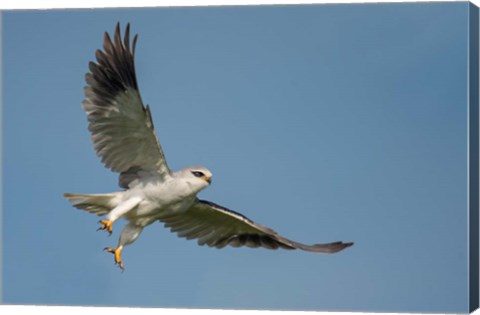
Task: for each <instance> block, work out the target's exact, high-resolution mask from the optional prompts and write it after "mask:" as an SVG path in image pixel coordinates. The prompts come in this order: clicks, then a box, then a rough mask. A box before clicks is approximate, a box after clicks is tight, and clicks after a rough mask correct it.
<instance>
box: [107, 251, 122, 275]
mask: <svg viewBox="0 0 480 315" xmlns="http://www.w3.org/2000/svg"><path fill="white" fill-rule="evenodd" d="M122 249H123V246H122V245H120V246H118V247H117V248H116V249H113V248H111V247H107V248H105V249H104V250H106V251H107V252H109V253H112V254H113V255H114V257H115V264H116V265H118V266H119V267H120V269H122V271H123V262H122Z"/></svg>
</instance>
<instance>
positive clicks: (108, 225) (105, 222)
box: [97, 220, 113, 234]
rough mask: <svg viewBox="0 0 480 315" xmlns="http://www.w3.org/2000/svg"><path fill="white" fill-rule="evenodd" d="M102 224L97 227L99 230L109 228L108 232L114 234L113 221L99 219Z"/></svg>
mask: <svg viewBox="0 0 480 315" xmlns="http://www.w3.org/2000/svg"><path fill="white" fill-rule="evenodd" d="M98 222H99V223H100V224H102V226H101V227H99V228H98V229H97V231H100V230H107V232H108V234H112V224H113V222H112V221H110V220H100V221H98Z"/></svg>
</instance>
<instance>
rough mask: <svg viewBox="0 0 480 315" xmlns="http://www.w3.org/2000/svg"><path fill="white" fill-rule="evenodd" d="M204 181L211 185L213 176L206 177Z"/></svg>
mask: <svg viewBox="0 0 480 315" xmlns="http://www.w3.org/2000/svg"><path fill="white" fill-rule="evenodd" d="M203 179H205V181H206V182H207V183H209V184H211V183H212V177H211V176H205V177H204V178H203Z"/></svg>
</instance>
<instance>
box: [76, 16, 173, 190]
mask: <svg viewBox="0 0 480 315" xmlns="http://www.w3.org/2000/svg"><path fill="white" fill-rule="evenodd" d="M136 42H137V35H135V37H134V38H133V43H132V46H130V24H127V27H126V30H125V38H124V39H123V41H122V38H121V34H120V25H119V24H118V23H117V26H116V28H115V35H114V38H113V41H112V40H111V39H110V36H109V35H108V33H106V32H105V36H104V40H103V50H97V51H96V54H95V56H96V59H97V62H96V63H94V62H90V63H89V69H90V72H89V73H87V74H86V75H85V80H86V82H87V86H86V87H85V100H84V101H83V108H84V110H85V111H86V112H87V117H88V122H89V125H88V129H89V130H90V132H91V133H92V141H93V146H94V148H95V151H96V153H97V155H98V156H99V157H101V159H102V162H103V163H104V164H105V166H106V167H108V168H110V169H111V170H112V171H114V172H118V173H121V175H120V186H122V187H124V188H127V186H128V184H129V183H130V182H131V181H132V180H134V179H135V177H136V175H137V174H138V173H139V172H140V171H147V172H156V173H158V174H159V175H160V176H161V177H162V178H164V177H166V176H169V175H170V170H169V168H168V166H167V163H166V161H165V156H164V154H163V151H162V149H161V147H160V144H159V142H158V139H157V136H156V135H155V131H154V128H153V122H152V117H151V114H150V109H149V107H148V106H146V107H145V106H144V105H143V103H142V99H141V97H140V92H139V90H138V85H137V78H136V76H135V63H134V53H135V45H136Z"/></svg>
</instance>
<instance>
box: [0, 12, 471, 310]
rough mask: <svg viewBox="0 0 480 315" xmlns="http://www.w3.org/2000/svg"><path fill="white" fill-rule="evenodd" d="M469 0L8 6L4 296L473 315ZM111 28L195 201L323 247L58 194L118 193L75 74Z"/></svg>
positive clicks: (14, 300) (27, 300)
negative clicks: (131, 218)
mask: <svg viewBox="0 0 480 315" xmlns="http://www.w3.org/2000/svg"><path fill="white" fill-rule="evenodd" d="M467 13H468V6H467V3H430V4H427V3H419V4H388V5H376V4H372V5H358V4H357V5H317V6H278V7H271V6H270V7H269V6H267V7H230V8H226V7H225V8H221V7H217V8H170V9H134V10H130V9H120V10H113V9H110V10H74V11H73V10H72V11H64V10H55V11H17V12H4V13H3V17H2V18H3V47H4V48H3V91H4V99H3V147H4V154H3V167H4V168H3V183H4V187H3V196H4V204H3V219H4V221H3V224H4V227H3V233H4V238H3V240H4V243H3V290H4V292H3V302H4V303H11V304H62V305H65V304H68V305H115V306H161V307H187V308H188V307H195V308H241V309H287V310H291V309H295V310H345V311H353V310H355V311H384V312H386V311H415V312H466V311H467V279H468V273H467V204H466V194H467V187H466V184H467V167H466V161H467V160H466V158H467V151H466V150H467V139H466V134H467V124H466V122H467V110H466V104H467V98H466V91H467V66H468V65H467V60H466V56H467ZM117 21H121V22H122V24H123V25H125V23H126V22H131V24H132V30H133V31H134V32H138V33H139V41H138V45H137V51H136V61H137V64H136V66H137V75H138V80H139V85H140V90H141V93H142V97H143V100H144V101H145V102H146V103H148V104H150V105H151V107H152V112H153V116H154V117H153V119H154V122H155V126H156V130H157V134H158V136H159V138H160V141H161V143H162V146H163V149H164V151H165V153H166V156H167V159H168V162H169V166H170V167H171V168H173V169H180V168H183V167H184V166H187V165H197V164H200V165H205V166H207V167H208V168H209V169H210V170H212V172H213V173H214V182H213V185H212V186H211V187H210V188H208V189H207V190H205V191H203V192H202V193H201V194H200V197H201V198H203V199H207V200H211V201H214V202H217V203H219V204H222V205H224V206H226V207H229V208H231V209H233V210H236V211H239V212H241V213H243V214H245V215H246V216H248V217H250V218H251V219H253V220H255V221H257V222H259V223H262V224H265V225H268V226H270V227H272V228H274V229H275V230H277V231H278V232H280V233H281V234H283V235H285V236H286V237H289V238H292V239H294V240H298V241H300V242H305V243H315V242H330V241H337V240H342V241H354V242H355V245H354V246H353V247H351V248H349V249H347V250H345V251H344V252H341V253H339V254H336V255H316V254H312V253H306V252H299V251H269V250H260V249H248V248H242V249H235V248H227V249H224V250H216V249H210V248H207V247H200V246H197V244H196V243H195V242H194V241H185V240H184V239H179V238H177V237H176V235H174V234H172V233H170V232H169V231H168V230H167V229H165V228H163V227H162V225H161V224H154V225H151V226H150V227H149V228H147V229H145V230H144V232H143V234H142V236H141V237H140V238H139V240H137V242H135V243H134V244H133V245H131V246H129V247H127V248H126V249H125V251H124V262H125V267H126V270H125V272H124V273H121V272H120V271H119V270H118V268H116V267H114V265H113V259H112V257H111V255H110V254H108V253H105V252H102V249H103V248H104V247H106V246H112V245H115V244H116V242H117V237H118V232H119V231H120V229H121V225H123V222H121V223H120V222H119V223H117V225H116V226H115V228H114V235H113V236H112V237H107V236H106V235H105V234H104V233H100V232H95V230H96V229H97V227H98V225H97V221H98V218H97V217H96V216H93V215H91V214H88V213H85V212H82V211H79V210H76V209H74V208H72V207H71V205H70V204H68V202H67V201H66V200H64V199H63V197H62V194H63V193H64V192H84V193H98V192H109V191H114V190H117V189H118V188H117V187H116V183H117V177H116V174H114V173H111V172H110V171H108V170H107V169H105V168H104V167H103V165H102V164H101V163H100V161H99V159H98V158H97V157H96V156H95V154H94V151H93V149H92V146H91V143H90V140H89V133H88V131H87V128H86V125H87V124H86V118H85V114H84V113H83V111H82V109H81V107H80V103H81V101H82V99H83V89H82V87H83V86H84V79H83V76H84V73H85V72H86V71H87V63H88V61H90V60H92V59H93V57H94V51H95V50H96V49H97V48H100V47H101V43H102V36H103V32H104V31H106V30H108V31H113V28H114V25H115V23H116V22H117Z"/></svg>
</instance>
